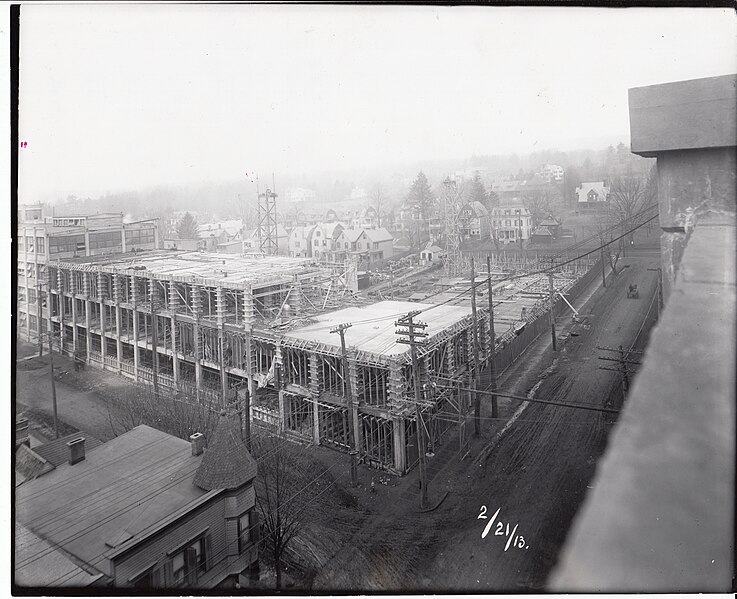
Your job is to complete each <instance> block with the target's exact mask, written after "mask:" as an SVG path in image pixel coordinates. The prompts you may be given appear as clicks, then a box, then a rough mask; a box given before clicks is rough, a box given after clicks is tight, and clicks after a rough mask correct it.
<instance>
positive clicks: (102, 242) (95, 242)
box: [90, 231, 122, 250]
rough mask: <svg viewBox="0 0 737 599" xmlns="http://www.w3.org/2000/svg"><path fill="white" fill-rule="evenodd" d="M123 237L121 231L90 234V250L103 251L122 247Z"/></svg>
mask: <svg viewBox="0 0 737 599" xmlns="http://www.w3.org/2000/svg"><path fill="white" fill-rule="evenodd" d="M121 244H122V236H121V232H120V231H110V232H107V233H90V249H91V250H101V249H105V248H112V247H122V245H121Z"/></svg>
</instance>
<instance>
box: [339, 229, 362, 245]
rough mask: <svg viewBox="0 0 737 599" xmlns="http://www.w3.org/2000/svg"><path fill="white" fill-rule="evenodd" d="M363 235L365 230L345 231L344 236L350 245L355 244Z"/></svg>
mask: <svg viewBox="0 0 737 599" xmlns="http://www.w3.org/2000/svg"><path fill="white" fill-rule="evenodd" d="M361 233H363V229H343V236H344V237H345V238H346V240H348V241H349V242H350V243H355V242H356V241H358V238H359V237H360V236H361Z"/></svg>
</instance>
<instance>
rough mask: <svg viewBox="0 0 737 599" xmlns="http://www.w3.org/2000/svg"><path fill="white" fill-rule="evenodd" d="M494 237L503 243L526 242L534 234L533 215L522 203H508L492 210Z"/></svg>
mask: <svg viewBox="0 0 737 599" xmlns="http://www.w3.org/2000/svg"><path fill="white" fill-rule="evenodd" d="M491 227H492V231H493V237H494V238H495V239H497V240H499V241H501V242H502V243H511V242H515V241H524V240H527V239H529V238H530V234H531V232H532V215H531V214H530V211H529V210H528V209H527V208H525V206H524V204H522V202H520V201H506V202H502V203H501V204H500V205H499V206H495V207H494V208H492V210H491Z"/></svg>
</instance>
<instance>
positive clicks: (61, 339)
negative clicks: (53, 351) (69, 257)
mask: <svg viewBox="0 0 737 599" xmlns="http://www.w3.org/2000/svg"><path fill="white" fill-rule="evenodd" d="M56 288H57V290H58V293H57V297H58V298H59V331H60V335H59V353H60V354H63V352H64V327H65V326H66V325H65V324H64V316H65V314H64V296H65V294H66V289H64V277H63V276H62V274H61V268H57V269H56Z"/></svg>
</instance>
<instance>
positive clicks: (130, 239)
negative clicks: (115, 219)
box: [125, 227, 156, 249]
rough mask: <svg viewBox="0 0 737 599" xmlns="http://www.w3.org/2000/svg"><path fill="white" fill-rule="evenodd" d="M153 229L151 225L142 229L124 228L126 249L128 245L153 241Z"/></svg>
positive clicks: (133, 245) (154, 238)
mask: <svg viewBox="0 0 737 599" xmlns="http://www.w3.org/2000/svg"><path fill="white" fill-rule="evenodd" d="M155 235H156V234H155V231H154V228H153V227H146V228H142V229H126V230H125V245H126V249H128V246H132V247H135V246H138V245H145V244H149V243H154V242H155V240H156V237H155Z"/></svg>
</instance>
